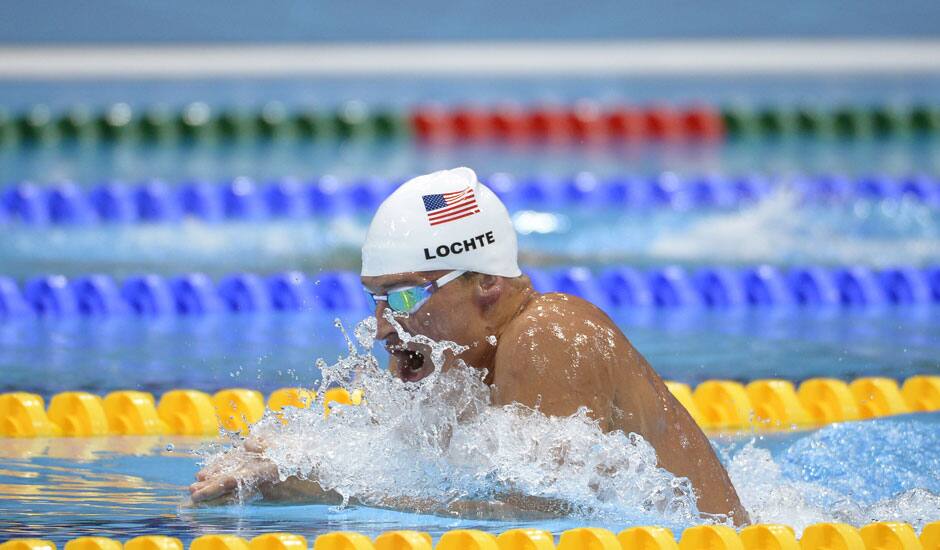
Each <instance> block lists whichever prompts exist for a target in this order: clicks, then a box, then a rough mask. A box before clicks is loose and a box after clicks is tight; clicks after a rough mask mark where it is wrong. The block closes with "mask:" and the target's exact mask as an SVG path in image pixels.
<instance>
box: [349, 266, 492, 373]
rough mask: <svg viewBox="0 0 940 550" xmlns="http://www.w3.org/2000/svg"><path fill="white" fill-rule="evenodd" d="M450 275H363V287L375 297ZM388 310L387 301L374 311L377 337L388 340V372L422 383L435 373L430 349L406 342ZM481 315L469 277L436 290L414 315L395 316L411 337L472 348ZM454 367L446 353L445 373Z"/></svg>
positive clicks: (377, 306) (439, 272)
mask: <svg viewBox="0 0 940 550" xmlns="http://www.w3.org/2000/svg"><path fill="white" fill-rule="evenodd" d="M447 273H449V271H422V272H410V273H396V274H393V275H382V276H378V277H365V276H364V277H362V285H363V286H364V287H366V289H368V290H369V292H372V293H373V294H377V295H384V294H386V293H387V292H388V291H390V290H395V289H400V288H404V287H410V286H422V285H426V284H428V283H430V282H432V281H435V280H437V279H438V278H440V277H442V276H444V275H446V274H447ZM389 309H390V308H389V306H388V303H387V302H384V301H379V302H378V304H377V305H376V308H375V316H376V319H377V321H378V330H377V333H376V338H377V339H379V340H384V341H385V349H386V350H387V351H388V353H389V370H390V371H391V372H392V373H393V374H394V375H396V376H398V377H399V378H401V379H402V380H405V381H407V382H415V381H418V380H421V379H422V378H424V377H426V376H427V375H429V374H431V372H433V371H434V365H433V363H432V362H431V356H430V352H431V349H430V347H428V346H426V345H423V344H416V343H413V342H411V343H408V344H405V343H403V342H402V341H401V339H400V338H399V337H398V333H397V332H396V331H395V327H393V326H392V324H391V323H389V322H388V320H387V319H386V318H385V315H386V310H389ZM478 316H479V314H478V308H477V307H476V305H475V301H474V295H473V285H472V283H471V282H469V281H468V280H467V278H466V277H460V278H458V279H457V280H455V281H452V282H450V283H448V284H446V285H444V286H442V287H440V288H437V289H435V290H434V294H432V295H431V297H430V299H428V301H427V302H425V303H424V305H422V306H421V308H420V309H418V311H416V312H415V313H411V314H408V315H403V314H396V316H395V319H396V320H397V321H398V323H399V324H401V326H402V328H403V329H405V331H406V332H408V333H410V334H421V335H424V336H427V337H429V338H431V339H433V340H436V341H439V340H450V341H452V342H456V343H458V344H462V345H468V346H471V345H474V338H473V337H472V333H473V331H472V327H473V326H474V320H475V319H476V318H477V317H478ZM470 355H473V354H472V353H471V354H470ZM461 358H462V359H464V360H465V361H467V362H468V363H470V364H472V362H471V359H470V358H469V357H464V356H463V355H462V356H461ZM455 364H456V360H455V359H454V357H453V356H452V355H451V354H449V353H448V354H446V355H445V361H444V365H443V370H447V369H449V368H451V367H452V366H454V365H455Z"/></svg>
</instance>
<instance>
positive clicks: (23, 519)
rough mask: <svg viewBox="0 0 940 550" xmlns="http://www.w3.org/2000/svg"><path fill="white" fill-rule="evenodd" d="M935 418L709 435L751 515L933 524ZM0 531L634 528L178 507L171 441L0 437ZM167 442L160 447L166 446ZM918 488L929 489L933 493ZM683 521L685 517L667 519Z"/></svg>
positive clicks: (188, 533) (578, 521)
mask: <svg viewBox="0 0 940 550" xmlns="http://www.w3.org/2000/svg"><path fill="white" fill-rule="evenodd" d="M938 428H940V414H938V413H932V414H921V415H916V416H908V417H898V418H892V419H882V420H874V421H865V422H853V423H846V424H841V425H832V426H829V427H826V428H823V429H821V430H819V431H817V432H815V433H811V432H803V433H792V434H783V435H765V436H761V437H758V438H757V439H753V438H751V437H749V436H744V437H737V438H730V439H728V438H726V439H721V440H718V441H717V443H716V444H717V445H718V447H719V449H720V450H721V451H722V454H723V456H724V457H725V458H724V460H725V462H726V464H728V465H729V470H730V473H731V475H732V478H733V479H734V481H735V484H736V486H737V487H738V490H739V492H740V493H741V496H742V499H743V500H744V502H745V505H746V506H748V508H749V510H750V511H751V514H752V518H753V519H755V520H760V521H764V522H774V523H778V522H779V523H787V524H791V525H795V526H796V527H797V529H801V528H802V527H804V526H805V525H807V524H809V523H811V522H817V521H826V520H829V521H832V520H836V521H848V522H850V523H856V524H858V523H866V522H870V521H876V520H893V519H900V520H902V521H908V522H911V523H912V524H913V525H914V526H915V528H918V529H919V528H920V527H921V526H922V525H923V524H924V523H926V522H929V521H932V520H935V519H936V517H934V516H935V513H936V509H937V508H936V506H937V505H938V504H940V498H938V497H937V496H936V495H937V494H938V493H940V476H938V475H937V472H938V471H940V462H938V460H940V459H938V455H937V453H936V449H937V448H938V446H940V429H938ZM0 442H2V446H0V449H2V451H0V456H2V458H0V517H3V521H2V522H0V536H2V537H3V538H7V537H12V536H17V537H42V538H46V539H51V540H53V541H55V542H57V543H59V544H62V543H64V542H65V541H66V540H68V539H71V538H75V537H78V536H83V535H92V534H94V535H99V536H110V537H114V538H118V539H122V540H123V539H126V538H128V537H130V536H137V535H143V534H166V533H173V534H174V535H175V536H178V537H180V538H181V539H183V540H184V542H186V541H189V540H191V539H192V538H194V537H196V536H199V535H202V534H208V533H232V534H237V535H241V536H247V537H250V536H255V535H257V534H259V533H263V532H268V531H288V532H292V533H299V534H303V535H305V536H307V537H311V538H312V537H314V536H316V535H317V534H321V533H325V532H329V531H337V530H344V531H346V530H349V531H358V532H361V533H364V534H366V535H369V536H375V535H377V534H379V533H380V532H383V531H387V530H394V529H417V530H421V531H427V532H429V533H431V534H432V535H433V536H435V538H436V537H437V536H439V535H440V534H441V533H442V532H444V531H447V530H450V529H457V528H476V529H483V530H485V531H490V532H494V533H499V532H501V531H504V530H506V529H509V528H513V527H521V526H531V527H537V528H542V529H547V530H549V531H552V532H554V533H556V534H558V533H560V532H561V531H563V530H565V529H569V528H573V527H578V526H582V525H584V524H585V523H588V524H591V525H594V526H601V527H606V528H609V529H612V530H614V531H615V532H617V531H619V530H621V529H624V528H626V527H628V526H630V525H632V524H636V523H637V522H636V521H634V522H633V523H631V521H630V519H629V518H627V517H625V518H619V519H617V520H611V519H606V520H605V519H598V518H585V517H568V518H563V519H555V520H538V521H533V520H528V521H527V520H518V521H509V522H506V521H472V520H460V519H456V518H445V517H436V516H427V515H418V514H408V513H400V512H394V511H389V510H380V509H375V508H368V507H360V506H351V507H348V508H336V507H330V506H323V505H300V506H274V505H253V506H226V507H220V508H202V509H192V508H188V507H186V506H184V502H185V498H184V494H185V488H186V486H187V485H188V484H189V483H190V482H191V478H192V474H193V472H195V470H196V469H197V458H196V457H195V456H194V455H192V454H191V451H192V450H193V449H195V448H198V447H199V445H200V442H199V441H198V440H193V439H189V440H187V439H181V438H172V439H164V438H134V437H125V438H90V439H56V440H42V439H39V440H16V441H14V440H0ZM170 444H172V445H173V450H167V448H168V445H170ZM924 491H930V492H931V493H932V494H933V495H934V496H931V495H930V494H929V493H925V492H924ZM671 527H673V528H674V529H681V528H682V527H684V526H683V525H671Z"/></svg>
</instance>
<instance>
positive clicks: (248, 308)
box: [0, 266, 940, 320]
mask: <svg viewBox="0 0 940 550" xmlns="http://www.w3.org/2000/svg"><path fill="white" fill-rule="evenodd" d="M526 274H527V275H528V276H529V277H530V278H531V280H532V283H533V285H534V286H535V288H536V289H537V290H539V291H542V292H552V291H558V292H565V293H568V294H573V295H576V296H581V297H583V298H585V299H587V300H590V301H591V302H593V303H594V304H596V305H598V306H599V307H601V308H602V309H605V310H608V311H616V310H622V309H636V308H657V309H675V308H700V309H716V310H725V309H733V308H752V309H761V308H777V309H782V308H826V307H831V308H845V309H871V308H878V307H893V306H917V305H922V306H923V305H930V304H940V266H933V267H928V268H915V267H897V268H891V269H883V270H873V269H871V268H868V267H861V266H848V267H837V268H822V267H795V268H790V269H780V268H776V267H772V266H757V267H749V268H727V267H706V268H699V269H696V270H694V271H690V270H688V269H686V268H683V267H680V266H668V267H662V268H656V269H650V270H641V269H637V268H633V267H609V268H605V269H602V270H597V271H592V270H590V269H587V268H583V267H565V268H556V269H528V270H526ZM267 311H319V312H324V313H349V314H367V313H368V312H369V311H370V306H369V302H368V300H367V298H366V296H365V294H364V293H363V290H362V287H361V286H360V283H359V276H358V275H357V274H356V273H353V272H344V271H335V272H334V271H331V272H322V273H319V274H317V275H306V274H304V273H300V272H296V271H291V272H285V273H278V274H275V275H269V276H261V275H257V274H253V273H235V274H232V275H228V276H225V277H222V278H221V279H219V280H218V281H213V280H212V279H210V278H209V277H208V276H206V275H205V274H201V273H189V274H184V275H178V276H174V277H163V276H160V275H153V274H150V275H140V276H134V277H129V278H127V279H124V280H123V281H117V280H115V279H114V278H113V277H111V276H109V275H86V276H80V277H75V278H71V279H68V278H66V277H64V276H61V275H46V276H39V277H34V278H32V279H28V280H26V281H23V282H22V283H18V282H17V281H14V280H13V279H11V278H9V277H0V319H7V320H12V319H23V318H33V317H37V316H38V317H75V316H83V317H98V316H111V315H136V316H142V317H155V316H167V315H189V316H196V315H206V314H212V313H220V312H232V313H249V312H267Z"/></svg>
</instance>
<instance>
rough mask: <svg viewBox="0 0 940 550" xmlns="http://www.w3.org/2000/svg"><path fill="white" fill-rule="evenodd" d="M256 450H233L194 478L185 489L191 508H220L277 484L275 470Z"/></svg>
mask: <svg viewBox="0 0 940 550" xmlns="http://www.w3.org/2000/svg"><path fill="white" fill-rule="evenodd" d="M259 450H260V449H258V448H257V447H254V446H249V445H248V444H246V445H245V446H244V447H243V448H240V449H233V450H232V451H229V452H228V453H226V454H225V455H224V456H222V457H220V458H219V459H218V460H216V461H215V462H213V463H212V464H209V465H207V466H206V467H205V468H203V469H202V470H200V471H199V472H198V473H197V474H196V483H193V484H192V485H190V486H189V493H190V499H191V500H192V503H193V504H223V503H228V502H231V501H233V500H235V499H236V497H241V498H242V499H245V498H250V497H253V496H255V495H256V494H258V493H259V492H260V491H261V490H262V488H263V486H264V485H265V484H271V483H274V482H276V481H277V479H278V474H277V466H276V465H275V464H274V463H273V462H271V461H270V460H268V459H266V458H264V457H263V456H262V455H261V453H260V452H257V451H259Z"/></svg>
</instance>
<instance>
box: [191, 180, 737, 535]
mask: <svg viewBox="0 0 940 550" xmlns="http://www.w3.org/2000/svg"><path fill="white" fill-rule="evenodd" d="M517 256H518V248H517V243H516V233H515V230H514V228H513V226H512V221H511V220H510V218H509V214H508V212H507V210H506V208H505V206H504V205H503V204H502V202H500V200H499V199H498V198H497V197H496V195H495V194H494V193H493V192H492V191H491V190H490V189H489V188H487V187H486V186H484V185H482V184H481V183H479V182H478V181H477V177H476V174H474V172H473V171H472V170H470V169H469V168H456V169H453V170H446V171H441V172H435V173H433V174H429V175H425V176H420V177H417V178H415V179H412V180H410V181H408V182H406V183H405V184H403V185H402V186H401V187H399V188H398V189H397V190H396V191H395V192H394V193H392V195H391V196H390V197H389V198H388V199H386V200H385V202H383V203H382V205H381V206H380V207H379V209H378V211H377V213H376V214H375V217H374V218H373V220H372V223H371V225H370V227H369V231H368V234H367V237H366V242H365V244H364V245H363V248H362V284H363V286H364V287H365V289H366V291H367V292H368V293H369V294H370V295H371V297H372V299H373V300H374V302H375V314H376V318H377V321H378V325H377V333H376V339H377V340H383V341H384V342H385V349H386V350H387V351H388V353H389V356H390V360H389V369H390V371H391V372H392V373H393V374H394V375H396V376H397V377H399V378H400V379H402V380H404V381H408V382H416V381H419V380H421V379H423V378H425V377H427V376H428V375H429V374H431V372H433V370H434V368H435V367H434V365H433V363H432V362H431V360H430V348H428V347H427V346H425V345H422V344H418V343H415V342H407V343H406V342H403V340H402V339H401V337H400V336H399V334H398V332H397V330H396V328H395V327H394V326H393V324H392V323H391V322H390V321H389V319H388V315H389V310H391V312H394V314H395V319H394V320H395V321H397V322H398V323H399V324H400V326H401V327H402V328H403V329H404V330H405V331H406V332H408V333H411V334H415V335H417V334H421V335H425V336H428V337H430V338H431V339H433V340H437V341H440V340H450V341H453V342H456V343H458V344H461V345H464V346H467V350H466V351H464V352H463V353H461V354H460V355H459V357H454V356H452V355H450V354H448V355H447V356H446V359H445V361H444V363H443V366H442V369H443V370H448V369H451V368H454V367H455V366H456V365H457V364H458V361H459V360H462V361H463V362H465V363H466V364H467V365H470V366H471V367H473V368H477V369H481V370H484V371H485V378H484V381H485V382H486V383H487V384H488V385H489V386H490V388H491V394H492V403H493V405H495V406H501V405H506V404H510V403H519V404H522V405H526V406H528V407H532V408H538V409H539V410H540V411H541V412H542V413H544V414H546V415H553V416H570V415H572V414H574V413H575V412H576V411H577V410H578V409H579V408H580V407H587V408H588V409H590V411H591V415H592V416H593V418H595V419H596V420H597V422H598V423H599V426H600V427H601V429H602V430H604V431H605V432H607V431H613V430H622V431H623V432H624V433H628V434H629V433H636V434H639V435H641V436H642V437H643V438H644V439H645V440H646V441H648V442H649V443H650V444H651V445H652V446H653V448H654V449H655V450H656V455H657V458H658V460H659V466H660V467H662V468H664V469H666V470H668V471H669V472H671V473H673V474H674V475H676V476H682V477H686V478H688V479H689V480H690V481H691V483H692V486H693V488H694V490H695V493H696V496H697V497H698V500H697V502H698V508H699V510H700V511H701V512H704V513H709V514H725V515H728V516H729V517H731V519H732V520H733V522H734V523H735V524H737V525H744V524H746V523H748V515H747V512H746V511H745V510H744V507H743V506H742V505H741V502H740V500H739V499H738V495H737V493H736V492H735V489H734V487H733V486H732V484H731V480H730V478H729V477H728V473H727V472H726V471H725V469H724V467H723V466H722V465H721V463H720V462H719V460H718V457H717V456H716V455H715V451H714V450H713V449H712V447H711V444H710V443H709V441H708V439H707V438H706V437H705V435H704V434H703V433H702V430H701V429H699V427H698V425H696V423H695V422H694V421H693V420H692V417H691V416H690V415H689V413H688V412H687V411H686V410H685V408H684V407H682V405H680V404H679V402H678V401H677V400H676V399H675V397H673V396H672V394H671V393H670V392H669V390H668V389H667V388H666V385H665V384H664V383H663V381H662V379H661V378H660V377H659V376H658V375H657V374H656V372H655V371H654V370H653V369H652V368H651V367H650V365H649V363H647V361H646V359H644V358H643V356H642V355H640V353H639V352H637V351H636V349H634V347H633V346H632V345H631V343H630V341H629V340H628V339H627V338H626V336H624V334H623V333H622V332H621V331H620V330H619V329H618V328H617V326H616V325H615V324H614V323H613V321H611V319H610V318H609V317H608V316H607V315H606V314H604V312H603V311H601V310H600V309H598V308H597V307H595V306H594V305H592V304H591V303H589V302H587V301H585V300H582V299H580V298H577V297H574V296H568V295H566V294H560V293H548V294H541V293H538V292H536V291H535V290H534V289H533V288H532V285H531V283H530V282H529V280H528V278H527V277H526V276H525V275H523V274H522V272H521V271H520V269H519V266H518V263H517ZM262 451H263V443H262V442H259V441H256V440H249V441H248V442H246V444H245V446H244V448H242V449H240V450H239V452H238V453H236V454H235V455H233V458H232V460H235V461H242V462H241V463H239V464H235V465H233V464H226V465H225V466H224V471H223V470H222V469H221V468H222V467H220V466H219V465H215V466H213V467H209V468H206V469H204V470H202V471H201V472H199V473H198V474H197V482H196V483H194V484H193V485H192V486H191V487H190V491H191V493H192V500H193V502H197V503H198V502H205V501H209V500H215V499H220V498H222V499H224V498H226V497H230V496H231V495H232V493H233V492H234V491H235V490H236V488H237V487H239V486H240V485H245V484H246V483H251V484H253V485H257V487H258V490H259V491H260V493H261V495H262V496H263V497H264V498H265V499H268V500H281V501H285V500H287V501H311V500H319V501H325V502H338V501H339V500H340V499H339V497H338V495H335V494H334V495H331V494H328V493H326V492H323V491H320V490H319V487H318V486H317V484H316V483H315V482H311V481H304V480H300V479H297V478H291V479H288V480H287V481H285V482H281V483H278V482H277V468H276V467H275V466H274V464H273V463H270V462H268V461H265V460H264V459H262V458H261V453H262ZM503 504H505V505H506V506H513V507H515V508H522V509H525V507H526V502H525V499H514V501H513V502H506V503H503ZM405 507H408V508H413V509H414V508H419V507H416V506H413V505H412V506H407V505H406V506H405ZM460 511H461V512H467V511H470V512H473V510H472V505H470V504H466V503H465V504H464V507H463V508H462V509H461V510H460Z"/></svg>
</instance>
